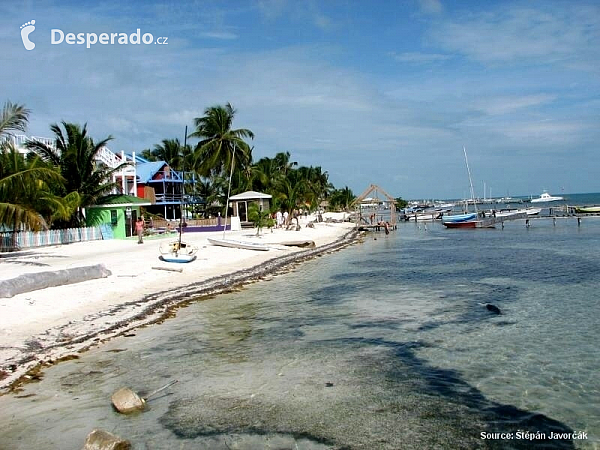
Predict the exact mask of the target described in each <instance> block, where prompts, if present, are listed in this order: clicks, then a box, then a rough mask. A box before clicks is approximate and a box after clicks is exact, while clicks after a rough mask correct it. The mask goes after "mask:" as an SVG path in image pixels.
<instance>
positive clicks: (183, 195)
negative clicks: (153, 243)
mask: <svg viewBox="0 0 600 450" xmlns="http://www.w3.org/2000/svg"><path fill="white" fill-rule="evenodd" d="M186 146H187V125H186V126H185V136H184V137H183V150H184V151H185V148H186ZM181 160H182V162H181V177H182V178H183V184H182V185H181V206H180V210H181V211H179V245H178V246H177V248H178V249H179V248H181V233H183V206H184V205H183V200H184V198H185V158H182V159H181Z"/></svg>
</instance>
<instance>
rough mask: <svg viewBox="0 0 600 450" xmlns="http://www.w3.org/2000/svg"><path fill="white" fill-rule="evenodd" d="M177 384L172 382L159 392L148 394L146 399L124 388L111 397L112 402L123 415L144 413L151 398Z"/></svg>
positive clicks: (175, 381) (159, 389)
mask: <svg viewBox="0 0 600 450" xmlns="http://www.w3.org/2000/svg"><path fill="white" fill-rule="evenodd" d="M175 383H177V380H173V381H170V382H169V383H167V384H165V385H164V386H163V387H160V388H158V389H157V390H155V391H153V392H151V393H150V394H148V395H147V396H146V398H142V397H140V396H139V395H138V394H136V393H135V392H134V391H132V390H131V389H129V388H126V387H122V388H121V389H119V390H118V391H116V392H115V393H114V394H113V395H112V396H111V397H110V400H111V402H112V404H113V406H114V407H115V409H116V410H117V411H118V412H120V413H121V414H129V413H132V412H135V411H143V410H144V408H145V407H146V401H148V399H150V397H153V396H154V395H156V394H158V393H159V392H161V391H164V390H165V389H167V388H168V387H170V386H173V385H174V384H175Z"/></svg>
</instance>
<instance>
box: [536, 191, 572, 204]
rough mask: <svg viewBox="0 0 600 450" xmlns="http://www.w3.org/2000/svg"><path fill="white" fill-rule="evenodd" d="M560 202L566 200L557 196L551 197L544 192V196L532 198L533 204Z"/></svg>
mask: <svg viewBox="0 0 600 450" xmlns="http://www.w3.org/2000/svg"><path fill="white" fill-rule="evenodd" d="M559 200H564V198H563V197H559V196H555V195H550V194H548V191H544V192H542V195H540V196H539V197H538V198H532V199H531V203H545V202H556V201H559Z"/></svg>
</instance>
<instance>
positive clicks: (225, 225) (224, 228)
mask: <svg viewBox="0 0 600 450" xmlns="http://www.w3.org/2000/svg"><path fill="white" fill-rule="evenodd" d="M234 161H235V142H234V143H233V153H232V154H231V170H230V171H229V187H228V188H227V203H225V224H224V225H223V239H225V230H227V212H228V211H229V194H231V179H232V178H233V162H234Z"/></svg>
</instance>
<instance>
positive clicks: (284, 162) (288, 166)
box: [273, 152, 298, 176]
mask: <svg viewBox="0 0 600 450" xmlns="http://www.w3.org/2000/svg"><path fill="white" fill-rule="evenodd" d="M290 157H291V154H290V152H285V153H283V152H279V153H277V154H276V155H275V158H273V159H274V161H275V165H276V167H277V170H279V171H280V172H281V173H282V174H283V176H287V174H288V172H290V171H291V170H293V168H294V167H297V166H298V163H297V162H296V161H290Z"/></svg>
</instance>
